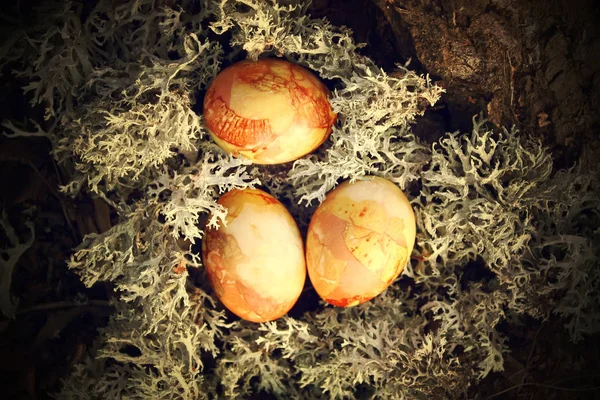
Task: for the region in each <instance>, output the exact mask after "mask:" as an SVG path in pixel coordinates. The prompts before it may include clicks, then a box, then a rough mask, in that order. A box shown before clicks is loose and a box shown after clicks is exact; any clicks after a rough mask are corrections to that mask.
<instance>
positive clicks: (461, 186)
mask: <svg viewBox="0 0 600 400" xmlns="http://www.w3.org/2000/svg"><path fill="white" fill-rule="evenodd" d="M288 3H290V4H288ZM291 3H295V2H292V1H289V2H273V1H260V0H222V1H216V0H214V1H210V0H204V1H183V2H180V3H179V4H178V5H174V4H173V3H172V2H169V1H159V2H156V1H151V0H141V1H137V2H128V1H123V2H117V3H116V4H115V2H110V1H103V0H100V1H98V2H97V3H96V4H95V6H94V7H92V8H88V6H84V5H82V4H80V3H78V2H62V1H57V2H56V3H48V4H47V5H46V6H45V7H47V8H46V9H44V10H41V11H40V14H39V15H41V16H43V18H42V19H41V20H40V21H39V24H34V25H31V26H30V27H28V28H26V29H24V30H23V32H22V35H15V38H14V40H12V41H10V42H6V43H5V45H4V47H3V54H4V55H5V57H4V60H6V61H5V62H6V63H10V64H3V66H4V65H14V64H15V63H17V64H19V65H22V66H23V68H22V69H20V70H17V71H14V72H13V73H15V74H16V75H17V76H19V77H21V78H25V79H27V80H28V81H29V82H30V83H29V84H28V85H27V86H26V87H25V91H26V92H28V93H29V94H30V95H31V99H32V106H35V105H37V104H42V105H43V106H44V107H45V110H46V113H45V122H44V123H43V125H44V126H45V128H44V127H42V125H41V124H36V125H35V126H36V127H37V131H36V132H31V131H28V130H27V129H26V128H24V127H18V126H17V125H16V124H15V123H12V122H10V121H8V122H5V123H4V126H5V127H6V128H7V134H8V135H13V136H18V135H31V134H34V135H43V136H47V137H48V138H49V139H50V141H51V142H52V144H53V153H54V156H55V158H56V160H57V161H58V162H59V163H60V165H61V167H62V168H64V170H65V171H67V172H68V173H69V176H70V177H71V180H70V182H68V183H67V184H65V185H64V186H63V187H62V191H63V192H64V193H67V194H69V195H73V196H74V195H76V194H77V193H80V192H86V193H88V194H90V195H92V196H96V197H99V198H101V199H104V201H105V202H106V203H108V204H109V205H110V206H111V208H112V210H113V214H114V215H115V218H114V219H115V220H116V223H115V224H114V225H113V226H112V227H111V228H110V229H108V230H107V231H105V232H102V233H100V234H91V235H88V236H86V237H85V239H84V240H83V243H82V244H81V245H80V246H79V247H78V248H77V249H76V250H75V252H74V255H73V257H72V259H71V261H70V263H69V266H70V267H71V268H73V269H75V270H77V271H78V273H79V274H80V276H81V279H82V280H83V282H84V283H85V284H86V285H88V286H91V285H93V284H94V283H96V282H98V281H111V282H113V283H114V285H115V287H116V289H117V297H118V301H116V302H115V308H116V311H115V314H114V315H113V316H112V318H111V320H110V323H109V325H108V326H107V327H106V328H104V329H103V330H102V332H101V335H100V336H99V338H98V340H97V346H96V349H95V350H94V353H93V354H91V355H90V357H89V358H88V359H87V361H86V362H85V363H83V364H79V365H77V366H76V367H75V370H74V371H73V374H72V375H71V377H69V378H68V379H66V380H65V381H64V385H63V389H62V392H61V394H60V397H63V398H71V399H72V398H88V397H89V394H90V393H94V394H95V395H97V396H99V397H101V398H108V399H110V398H114V399H117V398H124V397H126V398H140V399H141V398H144V399H145V398H157V399H158V398H184V399H189V398H220V397H236V396H242V397H245V396H249V395H251V394H252V393H260V392H265V393H271V394H273V395H276V396H278V397H281V398H311V399H312V398H345V397H348V398H353V397H356V396H359V395H360V396H361V397H364V398H415V397H416V398H425V397H427V396H437V397H455V396H456V395H458V394H459V393H462V392H464V391H465V390H466V389H467V388H468V386H469V385H471V384H473V383H475V382H477V381H478V380H480V379H482V378H484V377H485V376H486V375H488V374H489V373H490V372H491V371H498V370H501V369H502V368H503V357H504V355H505V354H506V352H507V347H506V344H505V341H506V338H505V337H504V336H503V334H502V333H501V332H499V331H498V330H497V326H498V324H499V323H500V322H501V321H503V320H505V319H506V318H519V317H520V316H524V315H529V316H533V317H535V318H546V317H548V316H549V315H551V314H553V313H554V314H559V315H560V316H562V317H563V318H564V322H565V326H566V328H567V329H568V331H569V333H570V335H571V338H572V339H573V340H579V339H581V338H582V335H585V334H588V333H592V332H597V331H598V329H599V323H600V321H599V320H598V317H597V316H596V315H594V313H593V310H594V309H596V308H598V307H599V306H600V297H599V296H600V295H599V294H598V293H600V290H598V289H599V288H598V281H599V276H598V275H599V274H600V272H599V271H600V269H599V268H598V267H599V262H598V250H597V248H598V247H595V246H594V245H593V243H594V241H597V240H598V237H599V235H600V232H599V231H598V228H597V227H598V226H599V225H600V223H599V222H600V213H599V211H600V196H598V192H599V188H598V176H600V174H598V170H597V168H595V171H594V168H592V167H591V165H592V164H591V163H587V164H586V160H582V162H581V165H583V166H584V167H577V168H573V169H571V170H568V171H552V162H551V161H552V160H551V156H550V155H549V154H548V152H547V151H546V150H545V149H543V148H542V147H541V145H540V143H539V142H538V141H536V140H533V139H530V138H526V137H524V136H523V135H521V134H519V132H517V131H516V130H514V129H513V130H502V129H500V130H497V131H496V132H493V131H491V130H490V129H489V128H488V127H486V123H485V121H484V120H483V119H482V118H475V119H474V126H473V130H472V132H470V133H464V134H461V133H449V134H447V135H446V136H445V137H443V138H442V139H441V140H440V141H439V142H437V143H435V144H433V145H431V144H429V143H426V142H425V141H422V140H421V139H419V138H418V137H416V136H415V135H414V134H413V133H412V130H411V129H412V128H411V124H414V123H418V119H417V117H418V116H419V115H421V114H422V113H423V112H424V111H425V107H426V106H431V105H433V104H434V103H435V102H436V101H437V100H438V98H439V96H440V94H441V93H442V89H441V88H439V87H437V86H436V85H435V84H433V83H432V82H431V81H430V80H429V78H428V77H426V76H419V75H417V74H415V73H414V72H412V71H410V70H409V69H408V66H401V65H398V66H397V69H396V71H395V72H394V73H393V74H387V73H385V72H384V71H383V70H382V69H381V68H379V67H378V66H377V65H375V64H374V62H373V61H372V60H370V59H369V58H367V57H365V56H363V55H361V54H360V53H359V52H358V51H357V50H358V49H359V48H360V46H359V45H357V44H355V43H354V41H353V39H352V36H351V32H350V31H349V30H348V29H345V28H340V27H335V26H332V25H331V24H329V23H328V22H327V21H326V20H322V19H312V18H310V17H309V16H307V15H305V11H306V7H305V6H299V5H295V4H291ZM267 56H277V57H283V58H286V59H288V60H290V61H293V62H295V63H298V64H300V65H303V66H305V67H307V68H309V69H311V70H312V71H314V72H315V73H317V74H318V75H319V76H320V77H321V78H322V79H323V80H325V81H326V82H327V84H328V85H329V86H330V87H331V88H332V89H333V97H332V100H331V103H332V106H333V108H334V110H335V111H336V112H338V113H339V117H340V118H339V120H340V121H339V123H338V124H337V125H336V126H335V127H334V130H333V133H332V135H331V137H330V138H329V139H328V141H327V143H326V144H325V145H324V146H323V147H321V148H320V149H319V150H317V151H316V152H315V153H313V154H311V155H309V156H307V157H304V158H302V159H300V160H297V161H296V162H294V163H293V164H290V165H285V166H281V167H259V166H252V165H250V164H249V163H248V162H246V161H244V160H241V159H235V158H231V157H229V156H227V155H225V154H223V153H222V152H221V151H220V149H219V148H218V147H217V146H216V145H214V144H213V143H212V142H211V140H210V137H209V136H208V135H207V132H206V128H205V126H204V124H203V120H202V115H201V107H200V104H201V101H200V100H201V98H202V93H203V91H204V90H205V88H206V85H207V84H208V83H209V82H210V81H211V80H212V79H213V78H214V77H215V75H216V74H217V73H218V71H219V70H220V69H221V68H222V67H223V66H226V65H228V64H230V63H232V62H234V61H236V60H239V59H242V58H244V57H247V58H250V59H256V58H258V57H267ZM33 123H34V124H35V121H33ZM594 172H595V173H594ZM364 175H378V176H382V177H385V178H387V179H390V180H391V181H393V182H395V183H396V184H398V186H399V187H401V188H402V189H404V190H405V191H406V192H407V193H408V194H409V196H410V198H411V201H412V204H413V207H414V208H415V211H416V214H417V226H418V231H419V234H418V238H417V243H416V249H415V251H414V253H413V260H412V262H411V264H409V265H408V266H407V268H406V270H405V271H404V273H403V274H402V276H401V277H400V278H399V280H398V281H397V282H395V283H394V284H392V285H391V287H390V288H389V289H388V290H387V291H386V292H385V293H383V294H382V295H380V296H378V297H376V298H375V299H373V300H372V301H370V302H368V303H365V304H363V305H360V306H357V307H353V308H347V309H343V308H335V307H331V306H326V305H325V304H324V303H315V304H316V305H314V306H312V307H307V308H305V309H299V310H294V311H293V312H292V313H290V315H288V316H286V317H283V318H281V319H279V320H277V321H275V322H270V323H264V324H253V323H248V322H245V321H242V320H238V319H235V318H232V317H231V315H229V314H227V313H226V312H225V310H224V309H223V308H222V306H221V305H219V304H218V302H217V301H216V298H215V297H214V296H213V295H212V294H211V293H210V288H209V287H208V285H206V283H205V280H203V276H202V274H200V277H199V278H198V279H196V282H195V283H197V285H193V284H192V283H193V282H191V281H190V279H189V273H188V272H187V271H186V268H183V267H187V268H188V269H189V270H190V271H193V270H194V269H196V268H199V269H200V270H201V268H202V266H201V260H200V258H199V256H198V254H197V251H196V250H197V247H198V243H199V242H200V241H201V240H202V234H203V232H202V228H201V227H202V224H201V223H200V221H201V220H203V219H206V218H207V216H208V215H211V219H210V220H208V221H207V223H208V224H209V225H215V224H216V222H217V220H218V219H219V218H224V216H225V213H226V211H225V210H224V209H223V208H222V207H220V206H219V205H218V204H217V203H216V199H217V198H218V196H219V195H220V194H222V193H223V192H225V191H227V190H229V189H232V188H244V187H248V186H254V185H261V187H263V188H265V189H266V190H268V191H270V192H271V193H272V194H274V195H275V196H276V197H278V198H279V199H280V200H282V201H283V202H284V203H285V204H286V206H288V207H289V209H290V212H291V213H292V215H294V217H295V218H296V219H297V221H298V223H299V225H300V227H301V228H302V227H306V225H307V224H308V221H309V218H310V215H311V212H312V210H314V207H315V205H316V204H318V202H319V201H322V200H323V199H324V196H325V194H326V193H327V192H328V191H329V190H331V189H332V188H333V187H335V185H336V184H337V183H339V182H340V181H342V180H344V179H356V178H359V177H361V176H364ZM476 260H477V262H483V263H484V264H485V267H486V268H487V269H488V270H489V271H490V275H491V278H490V279H488V280H486V281H485V282H468V280H465V279H463V277H464V274H465V267H466V266H467V265H469V263H472V262H475V261H476ZM3 289H4V288H3ZM7 290H8V289H7ZM308 290H310V289H308ZM2 298H3V299H4V301H3V304H1V305H2V311H3V312H10V310H11V306H12V304H11V301H12V300H11V299H10V297H6V296H5V297H2ZM131 349H135V351H132V350H131Z"/></svg>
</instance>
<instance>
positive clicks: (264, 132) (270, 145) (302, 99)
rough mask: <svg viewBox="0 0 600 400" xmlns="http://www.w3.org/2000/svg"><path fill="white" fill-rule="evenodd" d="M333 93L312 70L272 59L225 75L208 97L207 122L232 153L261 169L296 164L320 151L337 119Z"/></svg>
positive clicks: (240, 64)
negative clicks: (330, 95)
mask: <svg viewBox="0 0 600 400" xmlns="http://www.w3.org/2000/svg"><path fill="white" fill-rule="evenodd" d="M329 94H330V93H329V90H328V89H327V87H326V86H325V85H324V84H323V83H322V82H321V81H320V80H319V79H318V78H317V77H316V76H315V75H314V74H313V73H312V72H310V71H309V70H307V69H305V68H303V67H301V66H299V65H296V64H293V63H290V62H288V61H284V60H279V59H273V58H266V59H261V60H258V61H241V62H238V63H236V64H233V65H231V66H230V67H228V68H226V69H224V70H223V71H221V72H220V73H219V74H218V75H217V77H216V78H215V80H214V81H213V82H212V84H211V85H210V87H209V88H208V91H207V93H206V97H205V98H204V120H205V122H206V126H207V128H208V131H209V132H210V134H211V136H212V138H213V139H214V140H215V142H216V143H217V144H218V145H219V146H220V147H221V148H222V149H223V150H225V151H226V152H228V153H231V154H233V155H236V156H237V155H242V156H243V157H245V158H248V159H250V160H251V161H252V162H254V163H256V164H279V163H284V162H288V161H293V160H296V159H298V158H300V157H302V156H304V155H306V154H308V153H310V152H312V151H313V150H315V149H316V148H317V147H319V146H320V145H321V144H322V143H323V142H324V141H325V140H326V139H327V138H328V137H329V134H330V133H331V129H332V125H333V123H334V122H335V120H336V114H335V113H334V112H333V111H332V109H331V105H330V104H329V100H328V97H329Z"/></svg>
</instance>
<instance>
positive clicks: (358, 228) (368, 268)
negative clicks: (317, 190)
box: [306, 177, 416, 307]
mask: <svg viewBox="0 0 600 400" xmlns="http://www.w3.org/2000/svg"><path fill="white" fill-rule="evenodd" d="M415 236H416V223H415V216H414V212H413V209H412V207H411V205H410V203H409V201H408V199H407V198H406V196H405V195H404V193H403V192H402V191H401V190H400V189H399V188H398V187H397V186H396V185H395V184H394V183H392V182H390V181H388V180H387V179H383V178H379V177H367V178H365V180H359V181H356V182H354V183H350V182H348V181H346V182H344V183H342V184H341V185H339V186H338V187H337V188H336V189H334V190H333V191H331V192H330V193H328V194H327V197H326V198H325V201H323V203H321V205H320V206H319V207H318V208H317V210H316V211H315V213H314V215H313V217H312V219H311V221H310V225H309V227H308V235H307V238H306V264H307V269H308V275H309V277H310V280H311V282H312V284H313V286H314V288H315V290H316V291H317V293H318V294H319V296H321V298H323V299H324V300H325V301H327V302H328V303H330V304H333V305H335V306H341V307H347V306H354V305H357V304H361V303H364V302H365V301H368V300H370V299H372V298H373V297H375V296H377V295H378V294H380V293H381V292H383V291H384V290H385V289H386V288H387V287H388V286H389V285H390V284H391V283H392V282H393V281H394V280H395V279H396V278H397V277H398V275H400V273H401V272H402V270H403V269H404V267H405V266H406V263H407V262H408V260H409V257H410V254H411V252H412V249H413V246H414V242H415Z"/></svg>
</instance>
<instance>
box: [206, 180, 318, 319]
mask: <svg viewBox="0 0 600 400" xmlns="http://www.w3.org/2000/svg"><path fill="white" fill-rule="evenodd" d="M217 203H218V204H221V205H222V206H223V207H225V208H226V209H227V217H226V220H225V224H224V225H223V224H220V226H219V228H218V229H209V228H207V229H206V232H205V237H204V239H203V241H202V258H203V263H204V266H205V268H206V271H207V273H208V278H209V280H210V283H211V285H212V287H213V289H214V290H215V293H216V295H217V297H218V298H219V299H220V300H221V302H222V303H223V304H224V305H225V307H227V308H228V309H229V310H230V311H231V312H233V313H234V314H236V315H237V316H239V317H240V318H243V319H245V320H248V321H252V322H266V321H272V320H275V319H277V318H279V317H281V316H282V315H284V314H285V313H287V312H288V311H289V310H290V309H291V308H292V306H293V305H294V304H295V303H296V301H297V300H298V297H299V296H300V293H301V292H302V288H303V287H304V281H305V279H306V263H305V258H304V244H303V241H302V237H301V235H300V231H299V230H298V226H297V225H296V222H295V221H294V219H293V218H292V216H291V215H290V213H289V212H288V211H287V209H286V208H285V207H284V206H283V204H281V203H280V202H279V201H278V200H277V199H276V198H275V197H273V196H271V195H270V194H268V193H266V192H264V191H262V190H258V189H244V190H237V189H235V190H231V191H229V192H227V193H225V194H224V195H223V196H221V198H220V199H219V200H218V201H217Z"/></svg>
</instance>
